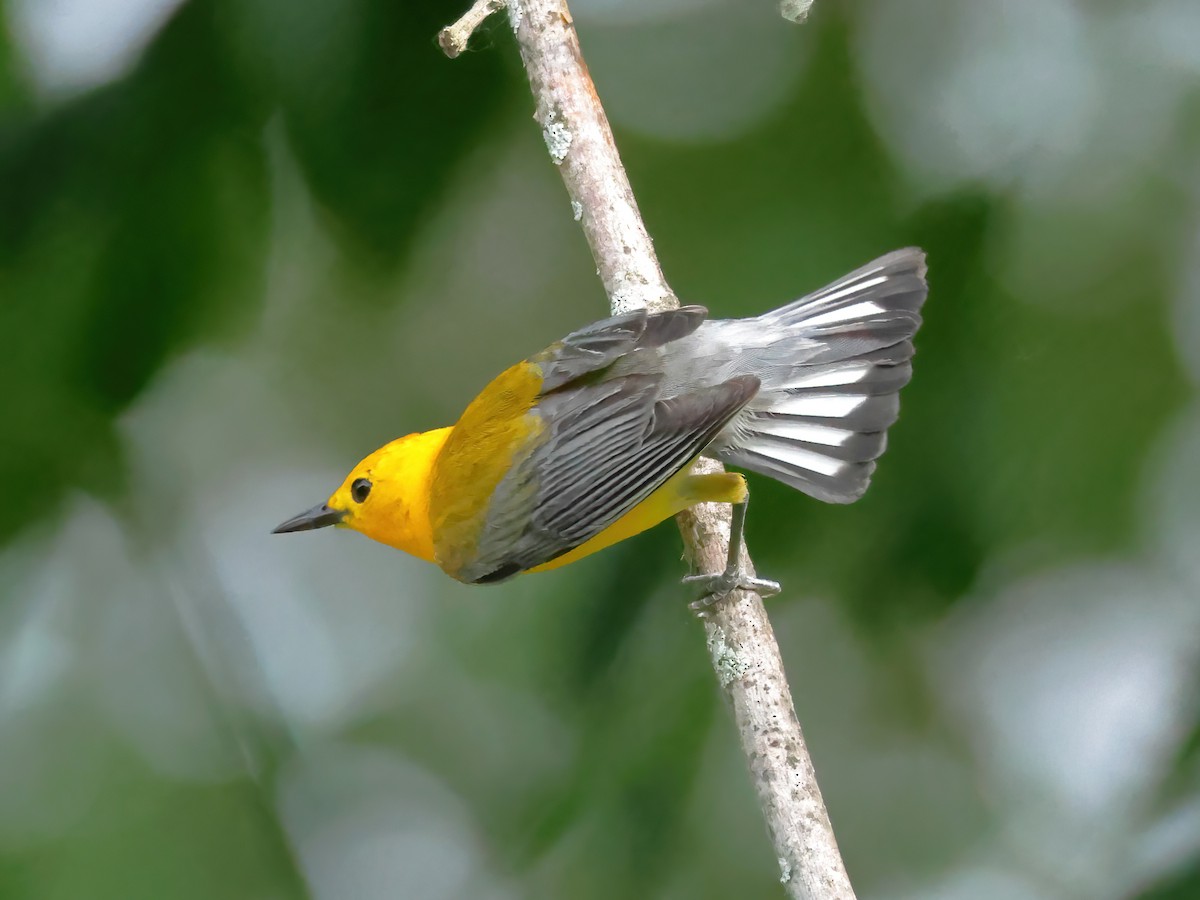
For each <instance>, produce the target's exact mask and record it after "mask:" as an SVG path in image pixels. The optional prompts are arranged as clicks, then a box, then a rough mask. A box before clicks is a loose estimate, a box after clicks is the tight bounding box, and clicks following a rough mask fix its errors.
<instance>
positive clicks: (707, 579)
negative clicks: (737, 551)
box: [683, 567, 781, 618]
mask: <svg viewBox="0 0 1200 900" xmlns="http://www.w3.org/2000/svg"><path fill="white" fill-rule="evenodd" d="M683 583H684V584H686V585H696V586H698V587H699V588H700V589H701V590H702V591H703V594H702V595H701V596H700V599H699V600H693V601H692V602H691V603H689V604H688V607H689V608H690V609H691V610H692V612H694V613H695V614H696V615H698V616H699V617H700V618H704V617H705V616H707V615H708V614H709V612H710V611H711V610H712V608H713V607H714V606H715V605H716V604H718V603H720V602H721V601H722V600H724V599H725V598H726V597H728V596H729V595H730V594H732V593H733V592H734V591H738V590H741V591H754V593H756V594H758V595H759V596H760V597H770V596H773V595H774V594H778V593H779V591H780V590H781V588H780V587H779V582H778V581H769V580H767V579H766V578H755V577H754V576H753V575H751V574H750V573H749V572H747V571H746V570H745V569H743V568H741V567H738V568H734V569H726V570H725V571H724V572H722V573H721V574H720V575H688V576H686V577H685V578H684V579H683Z"/></svg>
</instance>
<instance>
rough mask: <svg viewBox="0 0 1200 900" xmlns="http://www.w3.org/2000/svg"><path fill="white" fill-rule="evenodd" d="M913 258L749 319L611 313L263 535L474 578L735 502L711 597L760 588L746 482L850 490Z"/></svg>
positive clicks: (695, 312) (888, 419) (895, 372)
mask: <svg viewBox="0 0 1200 900" xmlns="http://www.w3.org/2000/svg"><path fill="white" fill-rule="evenodd" d="M925 294H926V285H925V257H924V254H923V253H922V252H921V251H920V250H918V249H915V248H910V249H907V250H898V251H895V252H893V253H889V254H888V255H886V256H883V257H881V258H880V259H877V260H875V261H874V262H872V263H870V264H868V265H866V266H864V267H863V268H861V269H858V270H857V271H855V272H852V273H850V274H849V275H847V276H845V277H844V278H842V279H840V280H838V281H835V282H834V283H833V284H831V285H829V286H828V287H825V288H822V289H821V290H819V291H817V292H816V293H813V294H809V295H808V296H806V297H802V298H801V299H799V300H796V301H794V302H793V303H789V304H788V305H787V306H784V307H781V308H780V309H776V310H773V311H772V312H768V313H764V314H763V315H761V316H758V317H756V318H751V319H728V320H716V321H712V320H708V318H707V315H708V313H707V310H705V309H704V308H703V307H700V306H685V307H682V308H680V309H675V310H670V311H668V312H661V313H653V314H647V313H646V312H644V311H639V312H631V313H626V314H624V315H619V316H614V317H612V318H609V319H605V320H603V321H600V322H596V323H595V324H592V325H588V326H587V327H585V328H582V329H580V330H579V331H576V332H574V333H572V334H569V335H567V336H566V337H565V338H563V339H562V340H561V341H559V342H558V343H556V344H552V345H551V346H550V347H548V348H546V349H545V350H543V351H542V352H541V353H538V354H537V355H535V356H532V357H530V358H529V359H527V360H525V361H524V362H519V363H517V364H516V365H515V366H513V367H512V368H510V369H508V370H506V371H505V372H503V373H501V374H500V375H499V376H497V377H496V379H495V380H493V381H492V383H491V384H489V385H488V386H487V387H486V388H484V389H483V392H482V393H481V394H480V395H479V396H478V397H476V398H475V399H474V400H473V401H472V402H471V404H470V405H469V406H468V407H467V409H466V411H465V412H464V413H463V414H462V417H461V418H460V419H459V420H458V423H457V424H456V425H454V426H452V427H450V428H439V429H437V430H435V431H426V432H423V433H419V434H410V435H408V436H407V437H402V438H398V439H397V440H394V441H392V442H391V443H390V444H387V445H385V446H383V447H381V448H379V449H378V450H376V451H375V452H374V453H372V454H371V455H370V456H368V457H367V458H366V459H364V460H363V461H362V462H360V463H359V464H358V465H357V466H355V467H354V469H353V471H351V472H350V474H349V475H347V476H346V480H345V481H344V482H343V483H342V486H341V487H339V488H338V489H337V490H336V491H334V492H333V494H332V495H331V496H330V497H329V499H328V500H327V501H325V502H324V503H322V504H320V505H318V506H315V507H313V508H312V509H310V510H308V511H307V512H304V513H301V514H300V515H298V516H296V517H294V518H292V519H289V520H288V521H286V522H284V523H283V524H282V525H280V526H279V527H278V528H276V529H275V531H276V532H290V531H306V530H309V529H313V528H322V527H324V526H326V525H338V526H341V527H344V528H352V529H354V530H355V531H360V532H362V533H363V534H365V535H366V536H367V537H370V538H373V539H374V540H376V541H379V542H381V543H384V544H388V545H390V546H392V547H396V548H399V549H400V550H404V551H405V552H407V553H411V554H412V555H413V556H417V557H420V558H421V559H424V560H429V561H431V562H435V563H437V564H438V565H439V566H441V567H442V569H443V570H445V571H446V573H447V574H449V575H451V576H453V577H454V578H457V579H458V580H459V581H464V582H469V583H474V584H485V583H492V582H498V581H504V580H505V579H507V578H511V577H512V576H514V575H516V574H518V573H520V572H528V571H538V570H541V569H552V568H555V567H558V566H562V565H566V564H567V563H570V562H574V561H575V560H577V559H580V558H582V557H584V556H587V555H588V554H591V553H595V552H596V551H597V550H601V549H603V548H605V547H608V546H609V545H611V544H615V543H616V542H617V541H622V540H624V539H625V538H628V537H631V536H633V535H635V534H638V533H639V532H641V531H644V530H645V529H647V528H649V527H651V526H652V525H656V524H658V523H659V522H662V521H663V520H664V519H667V518H670V517H671V516H673V515H674V514H675V513H678V512H680V511H682V510H684V509H686V508H688V507H689V506H692V505H693V504H696V503H702V502H705V501H715V502H718V503H732V504H734V512H735V515H734V527H733V529H732V532H733V533H732V535H731V539H730V552H729V560H730V562H729V567H728V569H727V570H726V571H725V572H724V573H723V574H722V575H717V576H701V577H700V578H699V579H695V578H693V579H689V580H699V581H700V582H701V584H702V586H703V588H704V590H705V591H706V593H707V594H708V596H709V598H710V599H715V598H719V597H722V596H724V595H726V594H728V593H729V592H730V591H731V590H733V589H734V588H735V587H747V588H751V589H755V590H758V591H760V592H761V593H769V592H772V591H774V590H778V586H777V585H775V584H774V583H773V582H767V581H765V580H761V579H753V578H750V577H749V575H748V573H746V572H744V571H742V570H741V569H740V568H739V566H738V563H737V560H738V550H740V547H741V541H742V528H743V525H744V522H745V509H746V507H745V504H746V498H747V490H746V482H745V479H744V478H743V477H742V476H741V475H739V474H736V473H719V474H706V475H693V474H691V473H690V471H689V469H690V467H691V465H692V463H693V462H694V461H695V460H696V459H697V458H698V457H700V456H709V457H715V458H716V459H719V460H721V461H723V462H726V463H729V464H730V465H734V466H738V467H740V468H743V469H749V470H750V471H752V472H759V473H761V474H763V475H767V476H769V477H771V478H774V479H777V480H778V481H782V482H783V483H784V484H787V485H791V486H792V487H794V488H796V489H797V490H800V491H803V492H804V493H806V494H808V495H810V496H812V497H816V498H817V499H818V500H824V501H826V502H828V503H849V502H851V501H853V500H857V499H858V498H859V497H860V496H862V494H863V491H865V490H866V488H867V483H868V482H869V480H870V478H871V473H872V472H873V471H874V469H875V460H876V459H877V458H878V457H879V455H880V454H881V453H883V451H884V447H885V446H886V443H887V428H888V426H889V425H891V424H892V423H893V422H895V421H896V416H897V412H898V400H897V394H898V392H899V390H900V388H902V387H903V386H904V385H905V384H907V383H908V380H909V378H910V377H911V374H912V366H911V359H912V355H913V346H912V337H913V335H914V334H915V332H916V330H917V328H918V326H919V325H920V324H921V317H920V309H921V305H922V303H924V301H925Z"/></svg>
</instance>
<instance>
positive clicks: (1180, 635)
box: [929, 559, 1200, 896]
mask: <svg viewBox="0 0 1200 900" xmlns="http://www.w3.org/2000/svg"><path fill="white" fill-rule="evenodd" d="M1198 619H1200V615H1198V614H1197V612H1196V610H1195V605H1194V603H1193V602H1192V600H1191V599H1190V597H1189V596H1188V595H1187V594H1186V593H1185V592H1183V591H1180V590H1178V588H1177V587H1176V586H1175V585H1173V584H1172V582H1171V580H1170V579H1169V578H1167V577H1164V573H1163V572H1162V571H1160V570H1157V569H1155V568H1151V567H1143V566H1140V565H1133V564H1126V563H1120V562H1115V561H1105V560H1100V559H1091V560H1084V561H1081V562H1080V563H1079V564H1078V565H1074V566H1064V567H1061V568H1057V569H1053V570H1047V571H1045V572H1041V573H1038V574H1035V575H1033V576H1031V577H1028V578H1025V579H1022V580H1019V581H1017V582H1015V583H1013V584H1011V585H1009V586H1007V587H1006V588H1003V589H1001V590H1000V591H999V592H997V593H996V594H995V595H994V596H992V597H989V598H987V599H986V600H984V599H980V600H978V601H976V602H968V603H965V604H963V606H962V608H961V609H959V610H957V611H956V613H955V614H954V615H953V616H951V617H950V619H948V620H947V621H946V622H944V623H943V624H942V625H940V626H939V627H938V628H937V629H936V633H935V634H932V635H931V638H932V640H931V641H930V642H929V647H930V652H931V655H932V657H933V659H934V666H933V671H932V672H931V678H930V684H932V685H934V686H935V689H936V690H937V691H938V692H939V693H940V694H941V695H942V696H943V699H944V701H945V703H946V706H947V709H948V710H949V711H950V712H951V713H952V715H953V716H954V717H955V718H957V719H958V720H959V722H960V724H961V726H962V730H963V733H964V734H966V735H967V736H968V739H969V740H970V742H971V743H972V745H973V748H974V755H975V756H976V758H977V759H978V760H979V767H980V773H981V775H982V776H983V778H984V779H985V783H986V784H987V787H986V793H987V794H988V796H990V797H992V798H994V799H993V800H992V802H993V804H994V805H995V807H996V813H997V814H998V815H999V817H1000V818H1001V820H1002V821H1003V822H1004V827H1005V831H1006V833H1007V835H1008V836H1007V838H1006V840H1008V841H1009V842H1010V843H1011V845H1012V847H1013V849H1014V851H1015V852H1016V854H1017V855H1018V856H1020V857H1023V858H1024V859H1025V865H1026V866H1032V867H1033V868H1034V869H1038V868H1040V867H1041V866H1044V865H1045V864H1046V863H1047V862H1048V861H1050V860H1053V861H1054V863H1055V865H1056V866H1057V867H1058V870H1059V871H1061V872H1062V873H1063V877H1064V878H1068V879H1070V878H1079V879H1082V880H1081V881H1080V885H1081V887H1080V891H1081V893H1080V896H1098V894H1096V893H1091V894H1089V893H1088V891H1087V882H1088V881H1095V882H1096V884H1095V885H1093V886H1094V887H1097V888H1098V887H1099V884H1100V883H1101V882H1104V881H1105V880H1106V879H1126V878H1128V877H1129V871H1130V868H1129V867H1130V859H1129V858H1128V855H1127V854H1128V853H1130V852H1131V850H1130V846H1131V843H1130V842H1131V838H1132V836H1133V835H1135V834H1138V833H1140V832H1141V830H1142V828H1143V827H1144V816H1145V810H1146V808H1147V804H1148V802H1149V799H1150V798H1151V797H1152V796H1153V793H1154V791H1155V790H1157V788H1158V785H1159V784H1160V779H1161V778H1162V776H1163V773H1164V772H1165V771H1166V770H1167V769H1168V768H1169V767H1170V765H1171V764H1172V761H1173V760H1174V758H1175V754H1176V753H1177V752H1178V746H1177V744H1178V741H1179V740H1180V739H1181V737H1182V736H1183V735H1184V734H1185V733H1186V726H1187V723H1189V722H1190V721H1191V716H1192V713H1193V706H1192V704H1193V703H1194V700H1193V697H1192V689H1193V686H1192V672H1193V670H1192V665H1193V663H1194V660H1195V658H1196V653H1197V638H1196V634H1197V631H1196V626H1197V621H1198ZM1118 851H1119V852H1118ZM1114 883H1115V884H1117V885H1118V886H1119V885H1120V884H1121V882H1120V881H1119V880H1118V881H1114ZM1113 896H1115V894H1113Z"/></svg>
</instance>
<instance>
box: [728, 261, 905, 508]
mask: <svg viewBox="0 0 1200 900" xmlns="http://www.w3.org/2000/svg"><path fill="white" fill-rule="evenodd" d="M925 294H926V286H925V256H924V254H923V253H922V252H921V251H920V250H918V249H915V248H909V249H907V250H897V251H895V252H894V253H889V254H888V255H886V256H883V257H880V258H879V259H877V260H875V261H874V262H872V263H869V264H868V265H866V266H863V267H862V268H861V269H858V270H857V271H855V272H851V273H850V274H849V275H847V276H845V277H844V278H841V279H839V280H838V281H835V282H834V283H833V284H831V285H829V286H828V287H825V288H822V289H821V290H819V291H817V292H815V293H813V294H809V295H808V296H806V297H803V298H801V299H799V300H797V301H795V302H793V303H790V304H788V305H787V306H784V307H781V308H780V309H777V310H774V311H772V312H769V313H767V314H765V315H763V316H761V317H760V318H759V320H758V321H759V322H761V324H762V326H763V327H764V328H771V329H783V330H785V332H786V333H787V337H784V338H782V340H787V339H788V337H791V338H793V339H794V340H795V341H796V346H797V348H798V352H797V358H798V359H802V360H803V362H802V363H800V364H797V365H795V366H793V367H791V368H790V369H789V368H787V367H784V369H783V371H781V372H780V373H779V374H777V375H775V376H774V377H772V378H771V379H764V380H763V384H762V388H761V390H760V391H759V393H758V395H757V396H756V397H755V399H754V400H753V401H752V402H751V403H750V404H749V406H748V407H747V408H746V409H745V410H744V411H743V412H742V413H741V414H740V415H739V416H738V418H737V419H735V420H734V423H733V426H732V428H731V429H730V430H729V432H728V433H727V435H726V436H723V439H722V440H721V441H720V442H719V443H718V444H717V445H714V446H713V448H712V452H713V454H714V455H715V456H717V457H718V458H719V459H721V460H723V461H725V462H728V463H730V464H731V465H736V466H740V467H742V468H745V469H750V470H751V471H757V472H760V473H762V474H764V475H768V476H770V477H772V478H775V479H777V480H779V481H782V482H783V483H785V484H788V485H790V486H792V487H794V488H796V489H798V490H800V491H803V492H804V493H806V494H809V495H811V496H813V497H816V498H817V499H819V500H824V501H826V502H829V503H850V502H852V501H854V500H857V499H858V498H859V497H861V496H862V494H863V492H864V491H865V490H866V489H867V486H868V484H869V483H870V479H871V475H872V473H873V472H874V471H875V460H876V459H877V458H878V457H879V456H880V455H881V454H882V453H883V452H884V450H885V449H886V447H887V429H888V427H889V426H890V425H892V424H893V423H894V422H895V421H896V417H897V416H898V415H899V409H900V402H899V396H898V393H899V391H900V389H901V388H902V387H904V385H906V384H908V381H909V379H910V378H911V377H912V364H911V359H912V355H913V345H912V337H913V335H914V334H915V333H916V331H917V329H918V328H919V327H920V325H921V316H920V309H921V305H922V303H924V301H925ZM814 345H815V348H814ZM801 349H802V350H803V352H800V351H801Z"/></svg>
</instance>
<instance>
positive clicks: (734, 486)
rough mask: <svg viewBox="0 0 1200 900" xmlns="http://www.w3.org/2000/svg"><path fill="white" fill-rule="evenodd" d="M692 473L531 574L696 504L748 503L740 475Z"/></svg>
mask: <svg viewBox="0 0 1200 900" xmlns="http://www.w3.org/2000/svg"><path fill="white" fill-rule="evenodd" d="M690 470H691V466H687V467H685V468H684V469H682V470H681V471H680V472H679V473H678V474H676V475H673V476H672V477H671V478H670V480H668V481H667V482H666V484H664V485H663V486H662V487H660V488H659V489H658V490H657V491H655V492H654V493H653V494H651V495H650V496H649V497H647V498H646V499H645V500H643V501H642V502H641V503H639V504H638V505H637V506H635V507H634V508H633V509H631V510H630V511H629V512H627V513H625V515H623V516H622V517H621V518H619V519H617V521H615V522H613V524H611V525H609V526H608V527H607V528H605V529H604V530H603V531H601V532H600V533H599V534H598V535H596V536H595V537H593V538H592V539H590V540H588V541H585V542H584V543H582V544H580V545H579V546H578V547H576V548H575V549H574V550H571V551H570V552H568V553H564V554H563V555H562V556H559V557H556V558H555V559H552V560H550V562H548V563H544V564H542V565H540V566H537V567H536V568H533V569H530V570H529V571H531V572H541V571H544V570H545V569H557V568H558V567H559V566H565V565H567V563H573V562H575V560H577V559H583V557H585V556H590V555H591V554H593V553H595V552H596V551H597V550H603V549H604V548H605V547H611V546H612V545H613V544H615V543H617V542H618V541H623V540H625V539H626V538H630V537H633V536H634V535H635V534H640V533H641V532H643V531H645V530H646V529H647V528H652V527H654V526H655V525H657V524H658V523H659V522H662V521H665V520H666V519H669V518H671V516H673V515H675V514H676V513H680V512H683V511H684V510H685V509H687V508H688V507H689V506H695V505H696V504H697V503H741V502H742V501H743V500H745V499H746V479H745V478H743V477H742V476H741V475H738V474H737V473H735V472H718V473H716V474H713V475H693V474H691V471H690Z"/></svg>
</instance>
